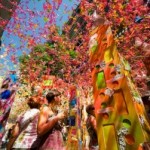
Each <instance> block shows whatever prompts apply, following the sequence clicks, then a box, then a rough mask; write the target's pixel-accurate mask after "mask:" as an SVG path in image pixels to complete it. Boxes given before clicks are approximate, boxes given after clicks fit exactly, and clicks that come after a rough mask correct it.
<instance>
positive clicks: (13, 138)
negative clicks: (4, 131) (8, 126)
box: [7, 123, 20, 150]
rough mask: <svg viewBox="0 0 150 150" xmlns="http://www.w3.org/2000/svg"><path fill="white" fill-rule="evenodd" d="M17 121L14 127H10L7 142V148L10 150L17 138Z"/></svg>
mask: <svg viewBox="0 0 150 150" xmlns="http://www.w3.org/2000/svg"><path fill="white" fill-rule="evenodd" d="M19 131H20V129H19V123H16V125H15V126H14V128H13V129H12V134H11V136H10V139H9V142H8V144H7V150H11V148H12V146H13V144H14V142H15V140H16V139H17V137H18V135H19Z"/></svg>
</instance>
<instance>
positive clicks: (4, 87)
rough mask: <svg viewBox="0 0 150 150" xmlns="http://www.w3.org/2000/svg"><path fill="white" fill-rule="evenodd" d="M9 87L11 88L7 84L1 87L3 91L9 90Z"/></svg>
mask: <svg viewBox="0 0 150 150" xmlns="http://www.w3.org/2000/svg"><path fill="white" fill-rule="evenodd" d="M8 86H9V84H8V83H6V84H3V85H2V86H1V88H2V89H8Z"/></svg>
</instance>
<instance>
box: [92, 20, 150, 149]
mask: <svg viewBox="0 0 150 150" xmlns="http://www.w3.org/2000/svg"><path fill="white" fill-rule="evenodd" d="M89 54H90V61H91V64H92V66H95V67H94V69H93V70H92V78H93V94H94V100H95V102H94V106H95V114H96V120H97V134H98V142H99V147H100V150H139V149H142V147H141V146H142V144H143V143H144V142H149V141H150V125H149V123H148V121H147V116H146V113H145V108H144V106H143V102H142V100H141V97H140V95H139V93H138V91H137V90H136V87H135V86H134V84H133V82H132V79H131V76H130V66H129V64H128V63H127V61H126V60H125V59H124V58H123V57H122V56H120V54H119V52H118V51H117V47H116V43H115V40H114V38H113V35H112V32H111V29H110V26H109V24H108V23H106V22H105V23H104V24H99V25H98V26H95V27H93V29H92V31H91V38H90V42H89Z"/></svg>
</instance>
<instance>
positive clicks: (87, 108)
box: [86, 104, 95, 115]
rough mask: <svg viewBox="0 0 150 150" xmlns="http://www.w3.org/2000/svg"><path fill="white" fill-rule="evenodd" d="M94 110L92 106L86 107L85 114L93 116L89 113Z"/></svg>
mask: <svg viewBox="0 0 150 150" xmlns="http://www.w3.org/2000/svg"><path fill="white" fill-rule="evenodd" d="M94 110H95V108H94V105H92V104H91V105H88V106H87V107H86V112H87V113H88V114H90V115H93V114H92V113H91V111H94Z"/></svg>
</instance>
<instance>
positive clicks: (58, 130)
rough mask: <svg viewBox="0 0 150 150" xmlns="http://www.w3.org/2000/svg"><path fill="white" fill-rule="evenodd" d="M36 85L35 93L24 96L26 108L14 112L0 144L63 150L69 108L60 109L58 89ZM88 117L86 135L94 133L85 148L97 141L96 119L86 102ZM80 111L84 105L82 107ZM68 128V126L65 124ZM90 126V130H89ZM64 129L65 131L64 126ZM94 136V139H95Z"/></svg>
mask: <svg viewBox="0 0 150 150" xmlns="http://www.w3.org/2000/svg"><path fill="white" fill-rule="evenodd" d="M43 93H44V91H43V89H42V88H40V87H38V88H37V89H36V94H33V95H31V96H30V97H28V98H27V99H26V101H27V104H28V106H29V109H28V110H26V111H25V112H24V113H22V114H21V115H19V116H17V119H16V122H15V124H14V125H13V126H12V127H11V128H10V129H9V130H8V131H5V133H6V134H7V135H5V134H4V135H5V136H6V137H5V138H4V137H3V138H4V141H3V142H4V143H3V145H2V148H3V149H7V150H11V149H39V150H43V149H44V150H46V149H47V150H53V149H55V150H63V149H64V150H65V149H67V145H66V139H67V138H66V137H65V138H64V134H65V136H67V134H68V133H64V127H65V126H69V123H68V122H69V121H66V120H68V119H69V108H65V109H61V105H62V103H61V101H62V99H61V98H62V97H61V94H62V93H60V92H59V91H58V90H56V89H51V90H48V91H47V92H46V94H45V93H44V94H43ZM85 110H86V112H85V113H86V114H87V118H86V120H85V122H86V127H87V131H88V132H89V136H93V137H94V143H93V142H91V141H92V140H93V137H92V138H91V139H89V140H88V141H90V142H89V143H88V144H87V146H85V145H86V144H84V145H83V147H86V149H87V150H88V149H92V150H93V149H94V150H96V149H97V148H96V146H97V145H98V142H97V136H95V135H96V134H95V133H96V120H95V117H94V111H93V110H94V107H93V106H92V109H91V105H90V106H87V105H86V106H85ZM82 111H83V109H82ZM67 129H68V128H67ZM92 130H93V132H91V131H92ZM65 132H68V130H66V131H65ZM95 139H96V140H95Z"/></svg>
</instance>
